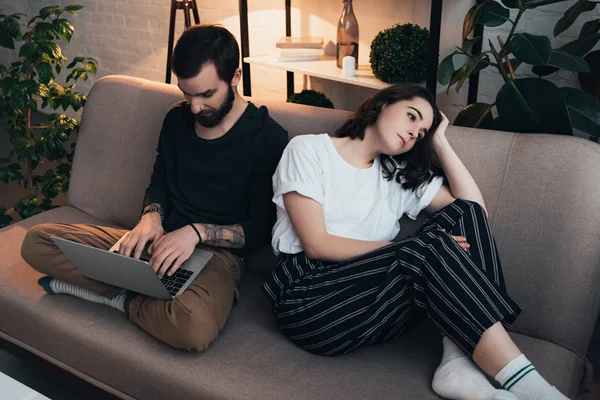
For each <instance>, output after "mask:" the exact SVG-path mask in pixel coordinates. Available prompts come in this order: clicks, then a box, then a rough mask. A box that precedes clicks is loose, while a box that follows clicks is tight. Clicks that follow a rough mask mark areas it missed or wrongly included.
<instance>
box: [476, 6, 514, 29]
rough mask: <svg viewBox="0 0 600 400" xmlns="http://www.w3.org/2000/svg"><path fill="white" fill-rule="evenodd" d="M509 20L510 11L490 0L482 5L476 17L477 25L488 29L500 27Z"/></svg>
mask: <svg viewBox="0 0 600 400" xmlns="http://www.w3.org/2000/svg"><path fill="white" fill-rule="evenodd" d="M509 19H510V10H509V9H508V8H505V7H502V5H501V4H500V3H496V2H495V1H491V0H488V1H486V2H485V3H483V5H482V6H481V9H480V10H479V12H478V15H477V23H478V24H482V25H485V26H488V27H494V26H500V25H502V24H504V23H505V22H506V21H508V20H509Z"/></svg>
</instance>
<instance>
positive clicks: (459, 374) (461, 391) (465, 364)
mask: <svg viewBox="0 0 600 400" xmlns="http://www.w3.org/2000/svg"><path fill="white" fill-rule="evenodd" d="M442 341H443V344H444V356H443V357H442V362H441V363H440V366H439V367H438V369H437V370H436V371H435V375H434V376H433V382H432V384H431V387H432V388H433V391H434V392H435V393H437V394H438V395H439V396H441V397H444V398H447V399H454V400H517V397H516V396H515V395H513V394H512V393H510V392H507V391H506V390H498V389H496V388H495V387H494V386H492V384H491V383H490V382H489V381H488V380H487V378H486V376H485V374H484V373H483V372H482V371H481V370H480V369H479V367H478V366H477V365H475V363H474V362H473V361H472V360H471V358H470V357H469V356H468V355H467V354H466V353H465V352H464V351H462V350H461V349H460V348H459V347H458V346H457V345H456V344H455V343H454V342H452V340H450V339H449V338H448V337H446V336H444V338H443V339H442Z"/></svg>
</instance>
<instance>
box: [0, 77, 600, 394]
mask: <svg viewBox="0 0 600 400" xmlns="http://www.w3.org/2000/svg"><path fill="white" fill-rule="evenodd" d="M181 97H182V96H181V94H180V92H179V90H178V89H177V87H176V86H168V85H165V84H160V83H154V82H149V81H145V80H141V79H135V78H129V77H123V76H111V77H107V78H104V79H102V80H100V81H99V82H98V83H97V84H96V85H95V86H94V88H93V89H92V91H91V93H90V97H89V100H88V103H87V105H86V107H85V111H84V114H83V121H82V126H81V132H80V136H79V140H78V146H77V153H76V157H75V161H74V166H73V176H72V181H71V186H70V187H71V189H70V193H69V200H68V205H66V206H64V207H60V208H57V209H54V210H51V211H49V212H45V213H43V214H41V215H37V216H35V217H33V218H30V219H28V220H25V221H23V222H20V223H18V224H15V225H12V226H9V227H7V228H5V229H3V230H1V231H0V254H1V257H0V274H1V276H2V278H1V279H0V338H2V339H4V340H6V341H8V342H11V343H13V344H16V345H17V346H19V347H22V348H24V349H26V350H28V351H29V352H31V353H34V354H36V355H38V356H40V357H42V358H44V359H46V360H48V361H50V362H51V363H54V364H56V365H58V366H59V367H61V368H63V369H65V370H67V371H69V372H71V373H73V374H75V375H77V376H79V377H81V378H83V379H84V380H86V381H88V382H91V383H93V384H94V385H97V386H99V387H100V388H102V389H104V390H105V391H108V392H110V393H113V394H114V395H116V396H119V397H121V398H124V399H131V398H136V399H178V400H184V399H419V400H420V399H434V398H437V396H436V395H435V394H434V393H433V392H432V390H431V387H430V383H431V378H432V376H433V372H434V370H435V368H436V366H437V364H438V362H439V360H440V357H441V341H440V335H439V333H438V332H437V330H436V329H435V327H434V326H433V325H432V324H431V323H429V322H427V321H423V322H422V323H420V324H419V325H418V326H417V328H415V329H414V330H413V331H412V332H410V333H409V334H408V335H406V336H405V337H403V338H401V339H400V340H397V341H395V342H393V343H389V344H386V345H381V346H374V347H370V348H365V349H361V350H358V351H356V352H354V353H353V354H350V355H347V356H341V357H337V358H325V357H318V356H314V355H311V354H309V353H307V352H304V351H302V350H300V349H298V348H296V347H294V345H292V344H291V343H290V342H288V341H287V340H286V339H285V338H284V337H283V336H282V335H281V334H280V333H279V332H278V331H277V329H276V326H275V323H274V321H273V319H272V316H271V313H270V308H269V305H268V302H267V300H266V298H264V297H263V295H262V293H261V292H260V290H259V288H260V285H261V284H262V282H263V281H264V279H265V276H266V275H267V274H268V273H269V270H270V268H271V267H272V265H273V256H272V254H271V253H270V251H269V249H267V248H265V249H264V250H263V251H261V252H257V253H255V254H254V255H252V256H251V257H250V260H249V262H248V271H247V274H246V276H245V278H244V282H243V285H242V288H241V301H240V303H239V305H237V306H236V307H235V308H234V310H233V312H232V314H231V316H230V319H229V321H228V323H227V325H226V326H225V328H224V330H223V331H222V333H221V334H220V336H219V338H218V339H217V340H216V342H215V343H214V344H213V346H212V347H211V348H210V349H209V350H207V351H205V352H203V353H188V352H184V351H178V350H174V349H172V348H170V347H169V346H167V345H165V344H163V343H161V342H159V341H157V340H156V339H154V338H153V337H151V336H149V335H148V334H146V333H145V332H143V331H142V330H141V329H139V328H138V327H136V326H134V325H133V324H131V323H130V322H129V321H127V320H126V319H125V317H124V316H123V314H122V313H119V312H117V311H115V310H112V309H110V308H108V307H103V306H98V305H95V304H90V303H87V302H84V301H81V300H78V299H75V298H72V297H69V296H49V295H46V294H44V292H43V290H42V289H41V288H40V287H38V285H37V284H36V281H37V279H38V278H39V274H38V273H37V272H35V271H33V270H32V269H31V268H29V267H28V266H27V265H26V264H25V262H24V261H23V260H22V258H21V256H20V246H21V242H22V240H23V236H24V235H25V232H26V230H27V229H28V228H30V227H31V226H33V225H35V224H39V223H43V222H64V223H93V224H108V225H118V226H124V227H132V226H134V224H135V222H136V219H137V217H138V215H139V209H140V204H141V202H142V196H143V192H144V189H145V187H146V185H147V184H148V182H149V176H150V172H151V169H152V164H153V161H154V149H155V146H156V143H157V139H158V134H159V129H160V126H161V122H162V119H163V116H164V115H165V113H166V111H167V110H168V109H169V107H170V106H171V105H172V104H173V103H175V102H176V101H178V100H180V99H181ZM256 103H257V104H264V105H267V106H268V108H269V110H270V112H271V115H272V116H273V117H274V118H275V119H276V120H277V121H279V122H280V123H281V124H282V125H283V126H284V127H285V128H286V129H287V130H288V131H289V132H290V137H291V136H295V135H298V134H307V133H322V132H333V131H334V129H335V128H336V127H338V126H339V125H340V124H341V123H342V121H343V120H344V119H345V118H346V117H347V116H348V113H347V112H345V111H335V110H326V109H318V108H311V107H306V106H299V105H292V104H287V103H279V102H259V101H257V102H256ZM448 136H449V139H450V141H451V143H452V145H453V146H454V148H455V149H456V151H457V153H458V154H459V156H460V157H461V158H462V159H463V161H464V162H465V164H466V165H467V167H468V168H469V169H470V170H471V172H472V174H473V175H474V177H475V179H476V181H477V182H478V184H479V186H480V188H481V190H482V192H483V195H484V198H485V200H486V204H487V207H488V210H489V215H490V220H491V224H492V227H493V229H494V231H495V234H496V239H497V243H498V247H499V250H500V254H501V257H502V260H503V267H504V271H505V277H506V281H507V286H508V290H509V293H510V294H511V295H512V296H513V298H514V299H515V300H516V301H517V302H518V303H519V305H520V306H521V307H522V308H523V310H524V311H523V313H522V315H521V317H520V318H519V319H518V321H517V323H516V324H515V325H514V329H513V332H512V333H511V335H512V336H513V338H514V340H515V341H516V342H517V344H518V345H519V346H520V347H521V348H522V349H523V351H524V352H525V353H526V355H527V356H528V357H529V358H530V359H531V360H532V361H533V363H534V364H535V365H536V366H537V367H538V369H539V371H540V372H541V373H542V374H543V375H544V376H545V377H546V378H547V379H548V380H549V381H550V382H551V383H552V384H553V385H556V386H557V387H558V388H559V389H560V390H561V391H563V392H564V393H567V394H568V395H569V397H571V398H577V397H578V396H579V395H580V394H581V392H582V389H583V388H584V386H585V382H586V379H589V378H590V376H591V366H590V365H589V363H588V362H587V361H586V359H585V356H584V355H585V354H586V351H587V348H588V345H589V343H590V339H591V336H592V331H593V328H594V325H595V321H596V318H597V316H598V313H599V308H600V290H599V288H600V212H599V211H600V207H599V202H600V180H599V179H598V177H600V146H598V145H597V144H595V143H592V142H590V141H586V140H582V139H577V138H572V137H565V136H558V135H541V134H528V135H518V134H511V133H504V132H494V131H485V130H473V129H464V128H457V127H450V128H449V129H448ZM420 221H421V222H422V218H421V219H420ZM404 222H405V225H403V226H404V227H405V228H406V231H405V234H406V233H408V232H410V231H412V230H414V229H416V227H417V226H418V224H416V223H410V221H404Z"/></svg>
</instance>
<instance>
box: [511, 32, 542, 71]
mask: <svg viewBox="0 0 600 400" xmlns="http://www.w3.org/2000/svg"><path fill="white" fill-rule="evenodd" d="M510 50H511V51H512V52H513V54H514V55H515V57H517V58H518V59H519V60H521V61H523V62H524V63H527V64H531V65H546V63H547V62H548V59H549V58H550V54H552V44H551V43H550V39H548V38H547V37H546V36H538V35H531V34H529V33H517V34H515V35H514V36H513V38H512V39H511V40H510Z"/></svg>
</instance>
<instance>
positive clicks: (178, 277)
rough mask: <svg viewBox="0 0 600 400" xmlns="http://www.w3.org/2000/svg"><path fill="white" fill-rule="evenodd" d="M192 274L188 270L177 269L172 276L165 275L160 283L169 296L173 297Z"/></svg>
mask: <svg viewBox="0 0 600 400" xmlns="http://www.w3.org/2000/svg"><path fill="white" fill-rule="evenodd" d="M193 273H194V272H193V271H190V270H189V269H183V268H179V269H178V270H177V271H175V273H174V274H173V275H171V276H167V275H165V276H164V277H163V278H162V279H161V280H160V281H161V282H162V283H163V284H164V285H165V287H166V288H167V290H168V291H169V293H170V294H171V296H175V295H177V293H178V292H179V289H181V287H182V286H183V285H185V283H186V282H187V281H188V280H189V279H190V278H191V276H192V274H193Z"/></svg>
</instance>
